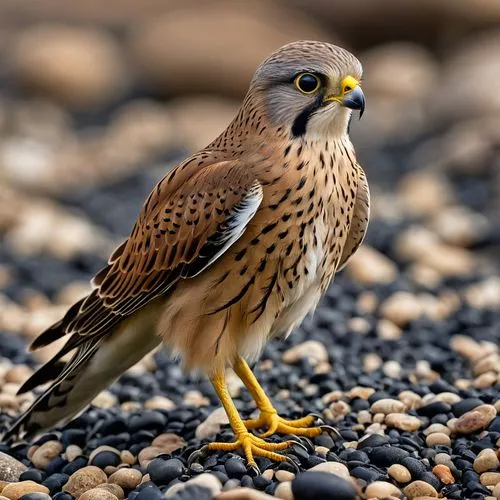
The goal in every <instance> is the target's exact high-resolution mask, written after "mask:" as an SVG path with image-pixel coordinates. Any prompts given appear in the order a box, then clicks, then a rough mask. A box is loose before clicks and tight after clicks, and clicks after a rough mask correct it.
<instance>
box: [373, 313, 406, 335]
mask: <svg viewBox="0 0 500 500" xmlns="http://www.w3.org/2000/svg"><path fill="white" fill-rule="evenodd" d="M402 334H403V332H402V331H401V328H399V326H397V325H395V324H394V323H393V322H392V321H389V320H388V319H383V318H382V319H380V320H379V321H378V322H377V336H378V337H379V338H381V339H384V340H398V339H400V338H401V336H402Z"/></svg>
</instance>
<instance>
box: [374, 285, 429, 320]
mask: <svg viewBox="0 0 500 500" xmlns="http://www.w3.org/2000/svg"><path fill="white" fill-rule="evenodd" d="M380 313H381V315H382V317H383V318H385V319H388V320H390V321H392V322H393V323H394V324H395V325H397V326H399V327H404V326H406V325H407V324H408V323H410V322H411V321H414V320H416V319H418V318H419V317H420V315H421V314H422V306H421V305H420V302H419V301H418V299H417V297H415V296H414V295H413V294H411V293H409V292H396V293H394V294H393V295H391V296H390V297H389V298H388V299H386V300H385V302H384V303H383V304H382V306H381V309H380Z"/></svg>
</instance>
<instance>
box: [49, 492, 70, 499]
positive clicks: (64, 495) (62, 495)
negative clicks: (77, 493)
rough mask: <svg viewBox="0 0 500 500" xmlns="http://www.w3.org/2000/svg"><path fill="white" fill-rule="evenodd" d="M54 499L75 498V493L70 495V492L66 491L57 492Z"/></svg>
mask: <svg viewBox="0 0 500 500" xmlns="http://www.w3.org/2000/svg"><path fill="white" fill-rule="evenodd" d="M52 500H73V495H70V494H69V493H66V492H65V491H60V492H59V493H56V494H55V495H54V496H53V497H52Z"/></svg>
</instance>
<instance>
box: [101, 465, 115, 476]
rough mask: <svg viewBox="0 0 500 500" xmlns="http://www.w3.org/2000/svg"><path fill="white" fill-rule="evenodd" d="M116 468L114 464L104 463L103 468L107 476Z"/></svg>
mask: <svg viewBox="0 0 500 500" xmlns="http://www.w3.org/2000/svg"><path fill="white" fill-rule="evenodd" d="M117 470H118V467H115V466H114V465H106V467H104V469H103V471H104V472H105V473H106V475H107V476H111V474H114V473H115V472H116V471H117Z"/></svg>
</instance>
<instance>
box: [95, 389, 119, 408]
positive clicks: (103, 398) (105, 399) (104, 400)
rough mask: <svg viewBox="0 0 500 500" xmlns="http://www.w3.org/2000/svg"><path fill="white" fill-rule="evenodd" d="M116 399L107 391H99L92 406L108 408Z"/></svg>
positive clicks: (113, 404) (111, 406) (114, 403)
mask: <svg viewBox="0 0 500 500" xmlns="http://www.w3.org/2000/svg"><path fill="white" fill-rule="evenodd" d="M117 402H118V400H117V399H116V396H115V395H114V394H112V393H111V392H109V391H101V392H100V393H99V394H98V395H97V396H96V397H95V398H94V399H93V400H92V406H97V408H102V409H105V410H108V409H110V408H113V406H115V405H116V403H117Z"/></svg>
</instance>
